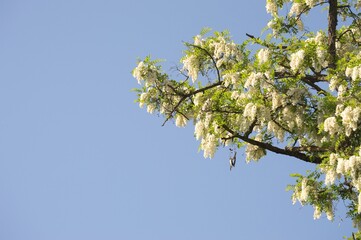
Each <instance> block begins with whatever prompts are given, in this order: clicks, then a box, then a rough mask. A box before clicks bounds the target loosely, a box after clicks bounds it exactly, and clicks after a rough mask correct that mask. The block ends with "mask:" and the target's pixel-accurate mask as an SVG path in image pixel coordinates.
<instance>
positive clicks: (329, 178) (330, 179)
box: [325, 168, 337, 185]
mask: <svg viewBox="0 0 361 240" xmlns="http://www.w3.org/2000/svg"><path fill="white" fill-rule="evenodd" d="M336 178H337V173H336V171H335V170H334V169H333V168H332V169H329V170H328V171H327V172H326V176H325V184H326V185H331V184H334V183H335V181H336Z"/></svg>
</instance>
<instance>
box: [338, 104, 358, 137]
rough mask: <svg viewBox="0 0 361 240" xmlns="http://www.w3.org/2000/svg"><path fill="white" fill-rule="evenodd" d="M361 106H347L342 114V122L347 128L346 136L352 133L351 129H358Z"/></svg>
mask: <svg viewBox="0 0 361 240" xmlns="http://www.w3.org/2000/svg"><path fill="white" fill-rule="evenodd" d="M360 112H361V108H360V107H356V108H352V107H350V106H348V107H346V108H345V110H343V112H342V113H341V114H340V115H341V117H342V124H343V126H344V127H345V129H346V136H350V135H351V131H355V130H356V129H357V122H358V119H359V116H360Z"/></svg>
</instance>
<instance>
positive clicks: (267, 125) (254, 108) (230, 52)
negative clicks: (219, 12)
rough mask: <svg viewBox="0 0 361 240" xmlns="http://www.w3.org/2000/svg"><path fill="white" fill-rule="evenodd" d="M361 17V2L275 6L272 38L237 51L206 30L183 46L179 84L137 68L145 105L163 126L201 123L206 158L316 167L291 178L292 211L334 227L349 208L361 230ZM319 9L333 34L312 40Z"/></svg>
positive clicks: (268, 34) (282, 0) (315, 0)
mask: <svg viewBox="0 0 361 240" xmlns="http://www.w3.org/2000/svg"><path fill="white" fill-rule="evenodd" d="M360 7H361V1H360V0H325V1H320V0H293V1H292V0H267V1H266V10H267V12H268V13H269V14H270V15H271V20H270V22H269V23H268V24H267V27H266V28H265V34H263V35H264V37H255V36H253V35H250V34H246V35H247V38H246V40H245V41H244V42H242V43H235V42H233V41H232V39H231V37H230V35H229V33H228V32H214V33H210V31H209V30H208V29H204V30H202V32H201V33H200V34H199V35H197V36H195V37H194V38H193V41H192V42H189V43H185V46H186V50H185V51H184V56H183V57H182V58H181V60H180V62H181V66H180V67H179V68H178V72H179V73H180V74H181V76H182V78H181V79H178V80H174V79H172V77H171V76H169V75H168V74H167V73H165V72H163V71H162V69H161V65H160V64H159V62H158V61H154V60H152V59H150V57H146V58H145V59H144V60H142V61H139V63H138V65H137V67H136V68H135V69H134V70H133V76H134V77H135V78H136V79H137V80H138V83H139V84H140V87H139V88H138V89H136V91H137V92H138V98H137V101H138V102H139V105H140V107H143V106H146V107H147V111H148V112H149V113H155V112H157V113H159V114H160V115H162V116H164V118H165V120H164V123H163V124H165V123H166V122H168V121H169V120H171V119H173V120H174V121H175V124H176V126H178V127H184V126H185V125H186V124H188V123H189V122H191V123H193V124H194V125H195V132H194V134H195V137H196V139H197V140H200V148H201V149H202V150H203V152H204V157H205V158H212V157H213V156H214V154H215V151H216V150H217V149H218V148H219V147H223V146H232V148H243V147H244V148H245V152H246V161H247V162H249V161H258V160H259V159H260V158H262V157H263V156H265V155H266V154H267V152H268V151H270V152H274V153H277V154H282V155H286V156H290V157H294V158H296V159H299V160H302V161H305V162H309V163H313V164H316V165H317V168H316V170H315V171H312V172H309V173H308V174H306V175H301V174H295V175H293V176H294V177H295V178H296V183H295V185H291V186H289V189H290V190H292V191H293V195H292V200H293V202H294V203H296V202H300V204H302V205H307V204H308V205H312V206H313V207H314V218H315V219H318V218H320V216H321V214H322V213H325V214H326V216H327V218H328V219H329V220H333V218H334V211H335V208H334V206H335V204H336V202H338V201H340V200H341V201H344V202H345V204H346V206H347V209H348V213H347V214H348V217H350V218H351V219H352V220H353V222H354V224H355V227H357V228H358V229H359V230H361V194H360V190H361V147H360V146H361V51H360V50H361V47H360V45H361V40H360V39H361V19H360V13H359V9H360ZM320 8H323V9H324V11H323V12H324V13H325V14H324V15H325V16H324V17H325V18H327V21H325V22H327V24H326V26H325V27H324V29H319V30H318V31H315V32H312V31H309V30H307V28H305V27H304V26H303V20H304V19H305V17H306V16H307V14H308V13H309V12H311V11H314V10H315V9H320ZM287 9H289V11H288V10H287ZM281 13H283V14H281ZM235 154H236V153H235V152H234V156H232V157H231V159H230V166H231V168H232V167H233V166H234V165H235V158H236V156H235ZM357 237H360V233H359V232H358V233H356V234H354V235H353V238H357Z"/></svg>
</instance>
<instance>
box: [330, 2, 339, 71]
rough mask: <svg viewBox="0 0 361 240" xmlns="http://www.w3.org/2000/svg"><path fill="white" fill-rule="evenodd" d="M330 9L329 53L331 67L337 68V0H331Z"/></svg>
mask: <svg viewBox="0 0 361 240" xmlns="http://www.w3.org/2000/svg"><path fill="white" fill-rule="evenodd" d="M328 3H329V10H328V53H329V54H330V68H331V69H335V68H336V60H337V58H336V27H337V0H329V1H328Z"/></svg>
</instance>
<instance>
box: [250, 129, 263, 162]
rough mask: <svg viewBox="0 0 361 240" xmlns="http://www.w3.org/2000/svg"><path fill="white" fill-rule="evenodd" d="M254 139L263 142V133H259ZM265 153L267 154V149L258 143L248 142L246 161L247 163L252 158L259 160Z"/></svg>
mask: <svg viewBox="0 0 361 240" xmlns="http://www.w3.org/2000/svg"><path fill="white" fill-rule="evenodd" d="M254 140H256V141H258V142H261V141H262V135H261V134H257V136H256V137H255V139H254ZM264 155H266V151H265V150H264V149H263V148H260V147H258V146H256V145H253V144H249V143H247V145H246V161H247V163H249V162H250V161H251V160H254V161H257V160H259V159H260V158H261V157H263V156H264Z"/></svg>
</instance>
